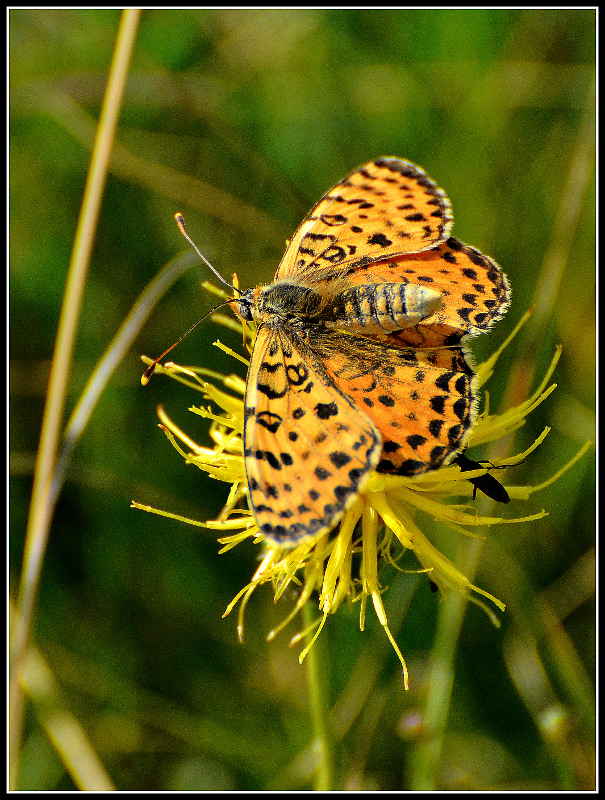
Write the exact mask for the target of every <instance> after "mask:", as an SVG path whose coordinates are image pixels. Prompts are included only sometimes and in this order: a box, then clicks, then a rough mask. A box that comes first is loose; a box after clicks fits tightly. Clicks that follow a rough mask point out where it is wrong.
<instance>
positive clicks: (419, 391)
mask: <svg viewBox="0 0 605 800" xmlns="http://www.w3.org/2000/svg"><path fill="white" fill-rule="evenodd" d="M310 344H311V346H312V347H313V349H314V350H315V351H316V352H317V354H318V355H319V356H320V358H321V360H322V362H323V363H324V364H325V366H326V368H327V370H328V372H329V374H330V376H331V378H332V380H333V381H334V383H335V384H336V386H337V387H338V389H339V391H340V392H342V394H343V395H346V396H347V397H349V398H350V399H351V400H352V401H353V403H354V404H355V406H356V407H357V408H359V409H362V410H363V412H364V414H366V415H367V416H368V417H369V419H370V420H371V421H372V422H373V424H374V425H375V426H376V428H377V429H378V430H379V431H380V434H381V437H382V440H383V452H382V456H381V459H380V461H379V463H378V466H377V470H378V471H379V472H387V473H393V474H399V475H417V474H421V473H423V472H428V471H430V470H434V469H438V468H439V467H440V466H442V465H443V464H446V463H447V462H448V461H450V460H451V459H452V457H453V456H454V455H455V453H457V452H458V451H459V450H460V449H461V447H462V446H463V445H464V442H465V440H466V438H467V435H468V432H469V430H470V428H471V425H472V424H473V421H474V419H475V416H476V405H477V402H476V396H475V395H476V392H475V376H474V374H473V371H472V369H471V367H470V366H469V363H468V360H467V357H466V354H465V352H464V351H463V349H462V348H461V347H449V348H441V349H435V350H433V349H415V348H402V347H400V346H395V347H393V346H390V345H389V344H388V342H384V341H379V340H373V339H370V338H366V337H357V336H351V335H347V334H338V333H332V332H330V333H329V334H327V335H326V334H325V333H321V334H316V335H313V336H311V337H310Z"/></svg>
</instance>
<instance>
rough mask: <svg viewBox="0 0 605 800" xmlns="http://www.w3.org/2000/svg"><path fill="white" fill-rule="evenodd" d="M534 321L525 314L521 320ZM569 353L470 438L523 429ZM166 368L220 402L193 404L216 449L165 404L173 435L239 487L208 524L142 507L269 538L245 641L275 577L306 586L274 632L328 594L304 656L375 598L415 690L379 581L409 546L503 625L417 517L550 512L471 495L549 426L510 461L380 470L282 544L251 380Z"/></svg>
mask: <svg viewBox="0 0 605 800" xmlns="http://www.w3.org/2000/svg"><path fill="white" fill-rule="evenodd" d="M214 319H215V321H218V322H222V323H224V324H227V325H228V326H229V327H233V326H234V324H237V323H234V321H233V320H232V319H227V318H225V317H223V316H222V315H219V314H215V315H214ZM524 321H525V318H524V319H523V320H522V321H521V323H520V324H519V326H518V328H519V327H520V326H521V325H522V324H523V322H524ZM518 328H517V330H518ZM515 333H516V330H515V331H514V332H513V334H511V337H509V340H507V342H505V343H504V344H503V345H502V347H501V348H500V349H499V350H498V351H497V352H496V353H494V355H493V356H491V358H490V359H488V360H487V361H486V362H484V363H483V364H481V365H479V366H478V367H477V368H476V372H477V375H478V382H479V384H480V385H483V384H484V383H485V382H486V381H487V379H488V378H489V377H490V376H491V374H492V371H493V368H494V365H495V363H496V361H497V358H498V356H499V355H500V353H501V352H502V350H503V349H504V347H505V346H506V345H507V344H508V342H509V341H510V339H512V337H513V336H514V335H515ZM252 336H253V333H252ZM215 345H216V346H218V347H220V348H221V349H223V350H224V351H225V352H227V353H229V354H230V355H232V356H233V357H234V358H236V359H238V360H240V361H244V363H247V362H246V359H245V358H243V357H242V356H240V355H238V354H237V353H235V352H234V351H232V350H230V349H229V348H227V347H225V346H224V345H222V344H221V343H220V342H215ZM559 355H560V351H558V350H557V352H556V353H555V355H554V357H553V359H552V362H551V365H550V367H549V369H548V371H547V374H546V375H545V377H544V379H543V380H542V382H541V383H540V385H539V386H538V388H537V389H536V390H535V392H534V393H533V394H532V396H531V397H530V398H528V399H527V400H526V401H525V402H523V403H521V404H520V405H519V406H517V407H515V408H511V409H509V410H507V411H506V412H504V413H502V414H497V415H492V414H490V413H489V409H488V408H486V409H484V411H483V413H482V414H481V415H480V416H479V418H478V420H477V421H476V423H475V425H474V427H473V428H472V431H471V434H470V437H469V440H468V442H467V446H468V447H470V448H472V447H475V446H477V445H481V444H486V443H489V442H493V441H495V440H497V439H500V438H502V437H506V436H508V435H509V434H510V433H512V432H513V431H515V430H516V429H518V428H519V427H521V426H522V425H523V424H524V422H525V418H526V417H527V415H528V414H529V413H530V412H531V411H532V410H533V409H534V408H536V406H537V405H539V404H540V403H541V402H542V401H543V400H545V399H546V397H548V395H549V394H550V393H551V392H552V391H553V390H554V388H555V384H552V385H550V386H549V385H548V384H549V381H550V378H551V376H552V373H553V370H554V368H555V366H556V363H557V361H558V358H559ZM160 371H163V372H165V373H166V374H168V375H170V376H171V377H173V378H175V379H177V380H179V381H181V382H185V383H187V384H188V385H189V386H191V388H192V389H195V390H197V391H198V392H201V393H202V394H203V396H204V399H205V400H209V401H210V402H211V404H212V405H210V406H206V405H204V406H195V407H192V408H191V409H190V410H191V411H192V412H193V413H195V414H197V415H199V416H201V417H204V418H206V419H208V420H209V421H210V438H211V439H212V442H213V444H212V446H211V447H205V446H202V445H199V444H197V443H196V442H194V441H193V440H192V439H191V438H190V437H189V436H188V434H187V433H185V432H184V431H183V430H181V429H180V428H179V427H178V426H177V425H176V424H175V423H174V422H173V421H172V420H171V419H170V418H169V417H168V415H167V414H166V413H165V411H164V410H163V409H162V408H160V409H159V410H158V414H159V417H160V421H161V427H162V429H163V430H164V432H165V433H166V436H167V437H168V438H169V440H170V441H171V443H172V444H173V446H174V447H175V448H176V449H177V450H178V452H179V453H180V454H181V455H182V456H183V458H184V459H185V460H186V462H187V463H190V464H194V465H196V466H197V467H199V468H200V469H202V470H203V471H205V472H207V473H208V474H209V475H210V476H211V477H212V478H214V479H216V480H220V481H223V482H224V483H226V484H228V485H229V486H230V489H229V491H228V493H227V499H226V503H225V506H224V508H223V511H222V512H221V514H220V515H219V517H218V519H216V520H211V521H207V522H203V523H202V522H197V521H195V520H189V519H186V520H185V519H183V518H182V517H178V516H176V515H172V514H168V513H166V512H161V511H157V510H156V509H152V508H150V507H148V506H143V505H141V504H138V503H133V505H134V506H135V507H138V508H141V509H144V510H148V511H153V512H154V513H159V514H163V515H165V516H171V517H174V518H176V519H181V520H183V521H186V522H189V523H191V524H195V525H201V526H204V527H206V528H209V529H212V530H216V531H218V532H219V534H220V536H219V538H218V541H219V543H220V544H221V545H222V549H221V550H220V552H221V553H224V552H226V551H228V550H230V549H231V548H233V547H235V546H236V545H237V544H239V543H240V542H241V541H243V540H244V539H247V538H252V539H253V540H254V541H255V542H257V543H259V544H263V545H264V547H265V552H264V555H263V557H262V559H261V562H260V565H259V566H258V568H257V569H256V572H255V573H254V575H253V576H252V578H251V580H250V582H249V583H248V585H247V586H245V587H244V588H242V590H241V591H240V592H239V593H238V594H237V595H236V597H235V598H234V599H233V600H232V602H231V603H230V604H229V606H228V607H227V609H226V611H225V614H224V616H226V615H227V614H229V613H230V612H231V611H232V610H233V608H234V607H235V606H236V605H237V604H238V603H239V616H238V634H239V637H240V639H241V638H243V630H244V610H245V607H246V604H247V602H248V600H249V598H250V596H251V595H252V593H253V592H254V591H255V589H256V588H257V587H259V586H260V585H262V584H265V583H271V584H272V586H273V591H274V596H275V600H276V601H277V600H278V599H279V598H280V597H281V596H282V595H283V594H284V592H285V591H286V589H287V588H288V587H291V586H292V585H294V586H295V587H296V588H297V590H298V598H297V600H296V602H295V604H294V606H293V608H292V609H291V610H290V612H289V613H288V614H287V616H286V617H285V618H284V620H283V621H282V622H281V623H280V624H279V625H278V626H277V627H276V628H274V629H273V630H272V631H270V632H269V634H268V639H272V638H273V637H274V636H275V635H276V634H277V633H279V632H280V631H281V630H282V629H283V628H285V627H286V626H287V625H288V623H290V622H291V621H292V620H293V619H294V617H295V616H296V615H297V614H298V613H299V612H300V611H301V609H302V608H303V607H304V606H305V605H306V604H307V603H309V602H311V600H312V597H313V595H314V593H317V594H318V596H319V602H318V607H319V610H320V612H321V616H319V617H318V619H317V620H316V622H315V627H316V631H315V634H314V636H313V637H312V639H311V640H310V642H309V643H308V644H307V645H306V647H305V648H304V649H303V650H302V652H301V654H300V660H301V661H302V660H303V659H304V657H305V655H306V653H307V652H308V650H309V648H310V647H311V646H312V644H313V642H314V641H315V639H316V637H317V636H318V635H319V633H320V631H321V629H322V627H323V625H324V623H325V620H326V618H327V616H328V614H333V613H335V612H336V611H337V610H338V609H339V608H340V606H341V605H342V604H343V603H344V602H345V601H347V602H353V603H355V602H356V603H358V604H359V614H360V628H361V629H362V630H363V628H364V623H365V614H366V607H367V603H368V600H371V602H372V606H373V608H374V612H375V613H376V615H377V617H378V619H379V621H380V623H381V625H382V626H383V628H384V630H385V633H386V635H387V636H388V638H389V640H390V642H391V644H392V645H393V648H394V649H395V651H396V652H397V655H398V657H399V659H400V661H401V664H402V667H403V672H404V682H405V686H406V688H407V686H408V674H407V667H406V664H405V659H404V657H403V655H402V653H401V651H400V649H399V646H398V645H397V642H396V641H395V639H394V637H393V635H392V634H391V631H390V630H389V625H388V619H387V615H386V612H385V608H384V605H383V602H382V593H383V592H384V591H385V587H383V586H382V585H381V583H380V579H379V565H380V564H381V563H383V562H387V563H390V564H392V565H393V566H395V567H396V568H398V569H399V568H400V567H399V565H398V562H399V560H400V557H401V555H402V554H403V552H404V551H405V550H411V551H413V553H414V555H415V556H416V559H417V561H418V565H419V566H418V571H420V572H425V573H427V575H428V576H429V578H430V580H431V582H432V584H433V585H434V586H435V587H436V588H437V589H438V590H439V591H440V592H441V593H442V594H445V593H447V592H456V593H458V594H460V595H463V596H464V597H466V598H467V599H469V600H471V601H472V602H475V603H477V604H478V605H480V606H481V607H482V608H483V609H484V610H485V611H486V612H487V613H488V615H489V616H490V618H491V619H492V621H493V622H494V624H499V622H498V618H497V616H496V615H495V614H494V612H493V610H492V609H491V607H490V606H489V605H488V604H487V603H485V602H484V600H483V599H482V598H485V599H487V600H488V601H490V603H491V604H493V605H495V606H496V607H497V608H498V609H500V610H503V609H504V608H505V606H504V603H502V602H501V601H500V600H498V599H496V598H495V597H493V596H492V595H491V594H489V592H487V591H485V590H483V589H481V588H479V587H477V586H475V585H473V584H472V583H471V582H470V581H469V580H468V579H467V578H466V577H465V576H464V575H463V574H462V573H461V572H460V571H459V570H458V569H457V568H456V567H455V566H454V565H453V564H452V563H451V561H449V560H448V559H447V558H446V557H445V556H444V555H443V554H442V553H441V552H440V551H439V550H438V549H437V548H436V547H435V546H434V545H433V544H432V543H431V542H430V541H429V539H428V538H427V536H426V535H425V534H424V533H423V531H422V529H421V527H420V526H419V524H418V522H417V517H418V516H419V514H421V513H423V514H426V515H428V516H430V517H432V518H433V519H435V520H437V521H438V522H440V523H442V524H443V525H445V526H447V527H449V528H451V529H453V530H454V531H457V532H460V533H465V534H468V535H473V534H472V530H473V529H474V528H477V527H483V526H491V525H494V524H514V523H518V522H527V521H530V520H535V519H539V518H540V517H542V516H544V515H545V514H546V512H545V511H541V512H539V513H537V514H531V515H529V516H524V517H517V518H513V519H511V518H502V517H499V516H487V515H485V514H479V513H478V512H477V510H476V509H475V508H474V507H472V506H470V505H469V503H468V502H467V501H468V498H470V497H471V496H474V495H475V494H476V492H477V489H481V487H482V486H485V484H484V483H482V481H481V479H482V478H483V476H485V475H488V474H490V472H491V471H492V470H493V469H499V468H504V467H506V466H514V465H515V464H519V463H521V462H522V461H524V460H525V459H526V458H528V456H529V455H530V454H531V453H532V452H533V450H535V449H536V448H537V447H538V446H539V445H540V444H541V442H542V441H543V440H544V438H545V437H546V435H547V434H548V432H549V429H548V428H546V429H545V430H544V431H543V432H542V434H541V435H540V436H539V437H538V438H537V439H536V441H535V442H534V443H533V444H532V445H531V446H530V447H529V448H527V450H525V451H524V452H521V453H518V454H517V455H515V456H513V457H510V458H507V459H497V458H494V461H493V462H472V461H470V460H468V461H467V462H466V463H464V464H462V465H461V464H456V463H453V462H452V463H450V464H449V465H447V466H445V467H442V468H440V469H438V470H435V471H433V472H428V473H424V474H422V475H417V476H414V477H401V476H392V475H384V474H379V473H377V472H375V473H372V474H371V475H370V477H369V479H368V481H367V482H366V484H365V485H364V488H363V490H362V491H360V492H359V494H358V496H357V497H356V499H355V501H354V502H353V504H352V505H351V506H350V507H349V508H348V509H347V511H346V512H345V514H344V516H343V517H342V519H341V520H340V522H339V523H338V525H337V526H336V527H335V529H334V530H332V531H330V532H326V533H322V534H319V535H318V536H315V537H314V538H309V539H305V540H303V541H301V542H299V543H298V544H296V545H295V546H293V547H292V546H290V547H284V546H277V545H276V544H274V543H272V542H267V541H264V540H263V536H262V534H261V532H260V531H259V528H258V526H257V524H256V522H255V519H254V516H253V514H252V512H251V511H250V510H249V509H248V508H247V507H245V498H246V495H247V486H246V475H245V470H244V458H243V442H242V433H243V426H244V399H243V398H244V391H245V384H244V382H243V381H242V379H241V378H239V377H237V376H235V375H228V376H224V375H220V374H218V373H214V372H210V371H209V370H206V369H204V368H195V369H193V368H184V367H180V366H177V365H176V364H166V365H164V366H163V367H162V368H160ZM217 409H218V410H217ZM588 444H589V443H588ZM588 444H587V446H588ZM585 449H586V448H583V449H582V450H581V451H580V452H579V453H578V455H577V456H576V457H575V458H574V459H573V460H572V461H571V462H570V463H569V464H567V465H566V466H565V467H564V468H563V469H562V470H561V471H560V472H559V473H557V474H556V475H555V476H553V477H552V478H551V479H549V480H548V481H546V482H545V483H543V484H541V485H540V486H535V487H531V486H509V485H507V487H506V491H505V492H504V494H505V495H506V496H507V497H510V499H511V500H513V501H524V500H528V499H529V497H530V496H531V495H532V494H533V493H534V492H535V491H537V490H538V489H542V488H544V486H546V485H548V484H549V483H551V482H552V481H554V480H556V479H557V478H558V477H559V475H560V474H562V472H563V471H565V470H566V469H568V468H569V467H570V466H571V465H572V464H573V463H575V461H576V460H577V459H578V458H579V457H581V455H582V454H583V452H584V451H585ZM492 497H493V495H492ZM452 500H454V502H452ZM242 506H243V507H242ZM308 633H309V631H301V632H299V633H297V634H296V635H295V636H294V637H293V639H292V644H295V643H297V642H299V641H300V640H301V639H302V638H303V637H304V636H305V635H307V634H308Z"/></svg>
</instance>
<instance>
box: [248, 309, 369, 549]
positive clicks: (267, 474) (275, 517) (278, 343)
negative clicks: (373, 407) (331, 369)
mask: <svg viewBox="0 0 605 800" xmlns="http://www.w3.org/2000/svg"><path fill="white" fill-rule="evenodd" d="M381 444H382V442H381V438H380V434H379V433H378V431H377V429H376V428H375V426H374V425H373V424H372V422H371V421H370V420H369V418H368V417H367V416H366V415H365V414H364V413H363V412H362V411H361V410H360V409H358V408H356V407H355V405H354V404H353V403H352V402H351V400H349V399H348V398H347V397H344V396H343V395H342V394H341V393H340V392H339V390H338V389H337V387H336V386H335V385H334V383H333V382H332V381H331V380H330V378H329V376H328V375H327V373H326V371H325V369H324V368H323V366H322V364H321V363H320V362H319V361H318V359H317V357H316V356H315V355H314V354H313V352H312V351H310V350H309V348H308V347H307V346H306V345H305V344H304V342H303V341H302V340H301V339H299V338H298V337H296V335H295V334H291V333H290V332H289V330H288V329H287V328H286V327H285V326H283V325H282V326H279V327H274V326H272V325H271V324H270V323H266V324H264V325H262V326H261V327H260V328H259V331H258V334H257V338H256V341H255V344H254V350H253V353H252V359H251V363H250V368H249V371H248V382H247V386H246V398H245V424H244V458H245V465H246V477H247V481H248V490H249V498H250V505H251V507H252V510H253V513H254V516H255V519H256V521H257V523H258V527H259V530H260V531H261V533H262V534H263V535H264V536H265V537H266V538H268V539H269V540H270V541H272V542H274V543H276V544H293V543H295V542H297V541H299V540H301V539H304V538H306V537H308V536H315V535H317V534H319V533H321V532H323V531H326V530H329V529H331V528H332V527H333V526H334V525H335V524H336V522H337V521H338V520H339V519H340V517H341V516H342V515H343V513H344V512H345V510H346V508H347V507H348V506H349V505H350V504H351V503H352V502H353V500H354V499H355V497H357V495H358V493H359V491H360V490H361V489H362V487H363V483H364V481H365V478H366V477H367V475H368V474H369V472H370V471H371V470H372V469H375V468H376V465H377V464H378V461H379V459H380V453H381Z"/></svg>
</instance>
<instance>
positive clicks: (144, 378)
mask: <svg viewBox="0 0 605 800" xmlns="http://www.w3.org/2000/svg"><path fill="white" fill-rule="evenodd" d="M231 302H233V301H232V300H227V301H225V302H224V303H219V304H218V306H214V308H211V309H210V311H208V313H206V314H204V316H203V317H200V318H199V319H198V321H197V322H194V323H193V325H192V326H191V327H190V328H189V330H187V331H185V333H184V334H183V335H182V336H179V338H178V339H177V340H176V342H175V343H174V344H171V345H170V347H169V348H168V350H165V351H164V352H163V353H162V355H161V356H158V357H157V358H156V360H155V361H154V362H153V364H150V365H149V366H148V367H147V369H146V370H145V372H144V373H143V374H142V375H141V383H142V384H143V386H147V384H148V383H149V381H150V380H151V376H152V375H153V373H154V372H155V368H156V367H157V365H158V364H159V363H160V361H161V360H162V359H163V358H164V356H167V355H168V353H169V352H170V351H171V350H172V349H173V348H175V347H176V346H177V344H178V343H179V342H182V341H183V339H184V338H185V336H189V334H190V333H191V331H192V330H193V329H194V328H197V326H198V325H199V324H200V322H202V321H203V320H205V319H206V317H208V316H210V314H213V313H214V312H215V311H216V309H217V308H222V307H223V306H228V305H229V303H231Z"/></svg>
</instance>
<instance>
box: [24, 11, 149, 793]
mask: <svg viewBox="0 0 605 800" xmlns="http://www.w3.org/2000/svg"><path fill="white" fill-rule="evenodd" d="M139 17H140V10H138V9H126V10H125V11H124V12H123V14H122V17H121V21H120V28H119V31H118V36H117V40H116V46H115V50H114V55H113V59H112V63H111V67H110V72H109V79H108V83H107V89H106V92H105V97H104V100H103V107H102V111H101V117H100V119H99V127H98V130H97V136H96V139H95V146H94V150H93V154H92V159H91V162H90V167H89V170H88V176H87V180H86V188H85V190H84V197H83V200H82V207H81V210H80V217H79V220H78V227H77V230H76V237H75V241H74V246H73V250H72V256H71V260H70V265H69V271H68V276H67V283H66V286H65V294H64V297H63V306H62V308H61V317H60V320H59V328H58V331H57V340H56V343H55V352H54V355H53V361H52V367H51V373H50V378H49V384H48V393H47V397H46V405H45V408H44V416H43V420H42V432H41V436H40V445H39V449H38V456H37V459H36V468H35V473H34V485H33V489H32V499H31V505H30V514H29V519H28V526H27V532H26V537H25V550H24V555H23V567H22V572H21V583H20V586H19V596H18V600H17V612H16V617H15V624H14V629H13V634H12V642H11V664H10V686H9V690H10V698H9V702H10V723H9V725H10V728H9V740H10V744H9V748H10V750H9V767H10V786H11V788H15V786H16V783H17V762H18V754H19V749H20V738H21V724H22V717H23V692H22V687H21V685H20V681H19V676H20V672H21V668H22V666H23V661H24V656H25V651H26V647H27V642H28V638H29V632H30V630H31V626H32V621H33V614H34V606H35V602H36V597H37V593H38V585H39V580H40V573H41V570H42V563H43V559H44V552H45V550H46V544H47V542H48V532H49V528H50V521H51V516H52V503H51V502H50V495H51V483H52V479H53V475H54V472H55V467H56V461H57V450H58V445H59V436H60V431H61V425H62V417H63V411H64V407H65V397H66V394H67V386H68V381H69V372H70V367H71V360H72V355H73V349H74V344H75V340H76V333H77V328H78V321H79V317H80V308H81V304H82V296H83V294H84V286H85V283H86V275H87V272H88V264H89V262H90V254H91V251H92V245H93V241H94V233H95V230H96V227H97V221H98V217H99V211H100V207H101V200H102V196H103V189H104V187H105V180H106V177H107V171H108V167H109V160H110V157H111V150H112V145H113V140H114V137H115V130H116V126H117V122H118V114H119V110H120V107H121V104H122V97H123V94H124V87H125V84H126V79H127V77H128V69H129V65H130V58H131V55H132V50H133V47H134V42H135V38H136V32H137V28H138V22H139Z"/></svg>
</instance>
